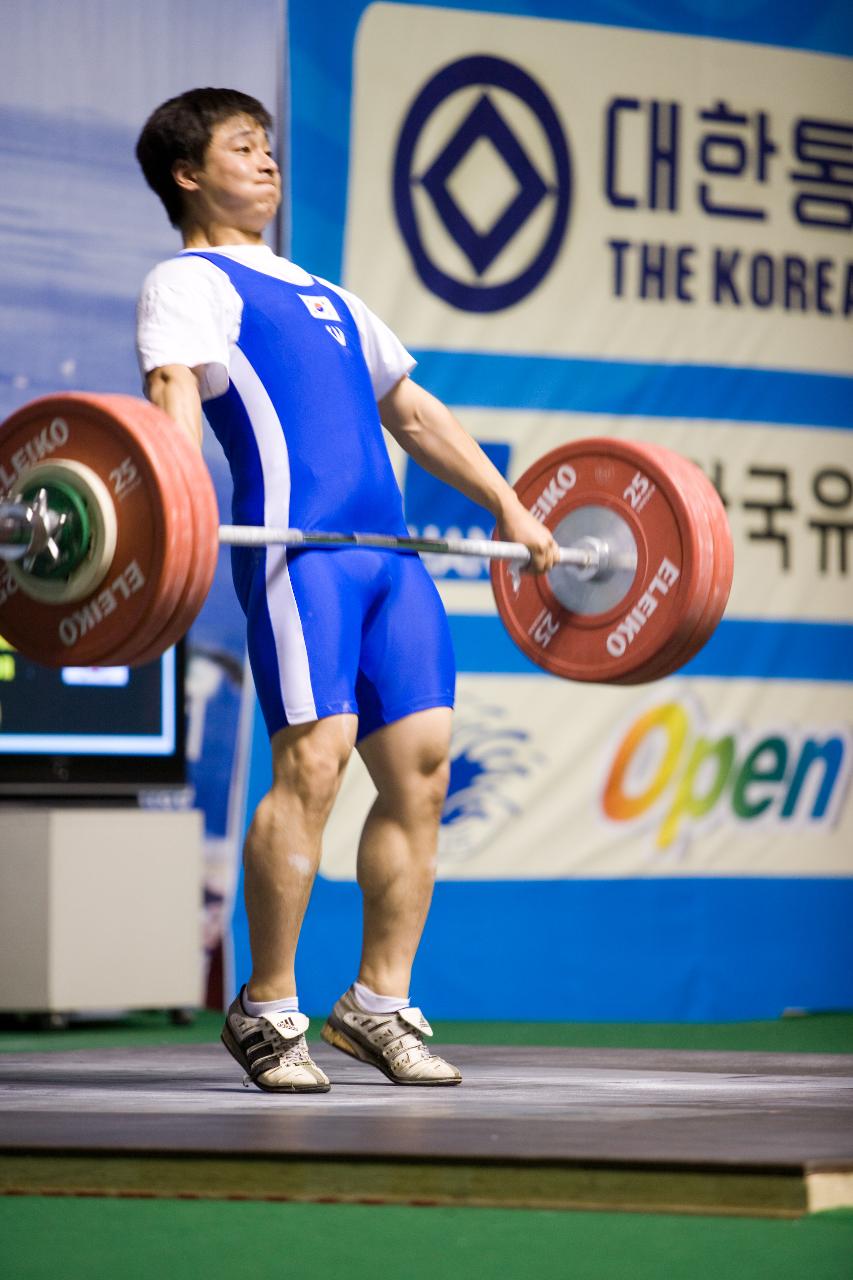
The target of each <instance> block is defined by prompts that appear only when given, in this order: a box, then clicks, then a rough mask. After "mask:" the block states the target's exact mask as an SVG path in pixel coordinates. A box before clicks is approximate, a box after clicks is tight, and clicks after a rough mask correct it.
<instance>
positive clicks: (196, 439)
mask: <svg viewBox="0 0 853 1280" xmlns="http://www.w3.org/2000/svg"><path fill="white" fill-rule="evenodd" d="M145 394H146V396H147V397H148V399H149V400H150V401H151V403H152V404H156V405H157V407H158V408H159V409H163V410H164V411H165V412H166V413H168V415H169V417H170V418H172V419H173V421H175V422H176V423H177V424H178V426H179V427H181V428H182V430H184V431H186V433H187V435H188V436H189V437H190V439H191V440H192V442H193V444H196V445H198V446H199V448H200V447H201V438H202V426H201V396H200V395H199V390H198V382H197V381H196V376H195V374H194V373H193V371H192V369H188V368H187V366H186V365H184V364H166V365H163V366H162V367H161V368H159V369H152V370H151V372H150V373H149V374H148V375H147V377H146V379H145Z"/></svg>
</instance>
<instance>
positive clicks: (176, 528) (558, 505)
mask: <svg viewBox="0 0 853 1280" xmlns="http://www.w3.org/2000/svg"><path fill="white" fill-rule="evenodd" d="M515 488H516V491H517V493H518V495H519V497H520V499H521V501H522V502H523V503H524V505H525V506H526V507H527V508H528V509H529V510H530V511H531V512H532V513H533V514H534V515H535V516H536V517H537V518H538V519H539V520H541V521H542V522H543V523H544V524H545V525H546V527H547V528H549V529H550V530H551V532H552V533H553V535H554V537H555V539H556V541H557V542H558V543H559V545H560V556H559V563H558V564H557V565H555V567H554V568H553V569H551V570H550V572H548V573H547V574H532V573H524V572H522V570H523V569H524V567H525V565H526V564H527V563H528V562H529V559H530V555H529V552H528V549H527V548H526V547H525V546H523V545H522V544H520V543H511V542H501V541H498V540H497V539H492V540H488V539H479V540H477V539H464V538H455V539H453V538H418V537H394V536H391V535H386V534H371V533H352V532H346V533H334V532H328V531H325V530H313V529H309V530H299V529H277V528H276V529H272V528H263V527H257V526H234V525H223V526H222V527H221V528H220V527H219V525H218V511H217V504H216V497H215V493H214V490H213V485H212V482H211V479H210V476H209V474H208V471H207V468H206V466H205V464H204V461H203V459H202V456H201V453H200V451H199V450H198V449H196V448H195V447H194V446H193V445H192V443H191V442H190V441H189V439H188V438H187V437H186V436H185V435H184V433H183V432H182V431H180V430H178V429H177V428H176V427H175V425H174V423H173V422H172V421H171V419H169V418H168V417H167V416H166V414H164V413H163V412H162V411H161V410H160V409H158V408H156V407H155V406H153V405H151V404H149V403H148V402H147V401H144V400H139V399H136V398H134V397H131V396H122V395H87V394H82V393H72V394H66V395H56V396H46V397H43V398H42V399H39V400H34V401H32V402H31V403H30V404H28V405H25V406H24V407H23V408H21V409H19V410H18V411H17V412H16V413H14V414H13V415H12V416H11V417H10V418H9V419H8V420H7V421H6V422H5V423H3V425H2V426H0V495H3V496H0V635H3V636H4V637H5V639H6V640H7V641H8V642H9V643H10V644H12V645H13V646H14V647H15V648H16V649H18V650H19V651H20V652H21V653H22V654H24V655H25V656H27V657H30V658H32V659H34V660H35V661H37V662H41V663H43V664H44V665H46V666H53V667H56V666H81V665H86V666H88V665H104V666H106V665H125V664H127V665H131V666H138V665H141V664H143V663H146V662H150V661H153V660H154V659H155V658H157V657H159V656H160V654H162V653H163V652H165V650H166V649H167V648H169V647H170V646H171V645H172V644H175V643H176V642H177V641H178V640H179V639H180V638H181V637H182V636H183V635H184V634H185V633H186V631H187V630H188V629H189V627H190V625H191V624H192V622H193V620H194V619H195V617H196V616H197V614H198V612H199V610H200V609H201V606H202V604H203V603H204V600H205V598H206V596H207V593H208V591H209V589H210V585H211V582H212V580H213V574H214V570H215V565H216V559H217V554H218V549H219V546H220V545H221V544H226V545H231V546H259V545H266V544H278V545H281V546H283V547H285V548H287V549H288V550H287V554H288V555H289V554H291V553H293V554H302V553H303V552H305V551H308V550H312V549H315V550H316V549H343V548H346V547H368V548H377V549H380V550H387V551H390V552H394V553H399V552H407V553H414V552H425V553H433V554H451V555H473V556H479V557H484V558H487V559H489V560H490V562H491V565H490V573H491V580H492V587H493V590H494V595H495V601H496V604H497V608H498V612H499V614H500V616H501V618H502V620H503V622H504V624H505V626H506V628H507V631H508V632H509V635H510V637H511V638H512V639H513V640H514V641H515V643H516V644H517V645H518V647H519V648H520V649H521V650H522V652H523V653H525V654H526V655H527V656H528V657H529V658H531V659H532V660H533V661H534V662H536V663H538V664H539V665H540V666H541V667H543V668H544V669H545V670H547V671H550V672H552V673H553V674H555V675H558V676H563V677H566V678H569V679H573V680H584V681H598V682H602V683H615V684H619V683H621V684H632V683H641V682H644V681H648V680H655V679H660V678H662V677H663V676H665V675H668V674H670V673H671V672H673V671H675V670H677V669H678V668H679V667H681V666H682V665H683V664H684V663H685V662H687V661H688V660H689V659H690V658H691V657H693V656H694V654H695V653H696V652H698V650H699V649H700V648H701V647H702V645H704V643H705V642H706V641H707V639H708V638H709V636H710V635H711V634H712V632H713V631H714V629H715V627H716V626H717V624H718V622H719V621H720V618H721V617H722V615H723V611H724V609H725V605H726V601H727V599H728V595H729V590H730V588H731V581H732V572H733V554H732V540H731V533H730V530H729V525H728V520H727V518H726V513H725V510H724V508H723V505H722V502H721V501H720V498H719V496H718V495H717V493H716V491H715V489H714V488H713V486H712V485H711V483H710V481H708V480H707V478H706V477H705V476H704V474H703V473H702V471H701V470H700V469H699V468H698V467H696V466H694V464H693V463H691V462H689V461H688V460H687V459H686V458H682V457H681V456H680V455H679V454H677V453H674V452H672V451H671V450H669V449H664V448H662V447H661V446H659V445H650V444H638V443H636V442H631V441H625V440H616V439H606V438H603V437H602V438H593V439H589V440H579V441H573V442H570V443H568V444H565V445H562V446H560V447H559V448H557V449H553V450H552V451H551V452H550V453H548V454H546V455H545V456H544V457H543V458H540V459H539V460H538V461H537V462H535V463H534V464H533V465H532V466H531V467H529V468H528V470H527V471H525V473H524V474H523V475H522V476H521V477H520V479H519V480H518V481H517V482H516V484H515ZM412 625H413V626H415V625H417V620H416V619H413V620H412Z"/></svg>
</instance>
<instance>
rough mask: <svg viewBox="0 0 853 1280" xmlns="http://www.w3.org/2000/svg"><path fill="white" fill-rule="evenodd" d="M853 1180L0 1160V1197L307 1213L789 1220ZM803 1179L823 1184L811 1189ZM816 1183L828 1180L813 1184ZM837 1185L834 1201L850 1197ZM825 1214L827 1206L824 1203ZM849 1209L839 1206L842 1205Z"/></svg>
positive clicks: (598, 1166)
mask: <svg viewBox="0 0 853 1280" xmlns="http://www.w3.org/2000/svg"><path fill="white" fill-rule="evenodd" d="M839 1176H840V1177H842V1178H844V1179H846V1180H848V1181H849V1182H850V1183H853V1171H847V1172H846V1173H842V1174H838V1173H832V1174H827V1173H825V1172H823V1171H821V1172H819V1173H812V1174H808V1173H807V1170H806V1169H804V1168H803V1167H797V1166H779V1167H773V1166H762V1167H760V1168H758V1167H751V1168H748V1167H744V1166H738V1165H733V1166H721V1165H707V1166H690V1165H683V1166H682V1165H674V1164H666V1165H663V1164H622V1163H615V1162H614V1163H607V1162H601V1161H589V1162H577V1161H491V1162H489V1161H477V1162H471V1161H465V1160H450V1159H447V1160H442V1159H431V1160H412V1159H401V1158H395V1159H384V1160H375V1159H366V1158H365V1159H361V1158H354V1157H353V1158H337V1159H328V1158H307V1159H305V1158H291V1157H283V1158H282V1157H279V1158H277V1159H276V1158H269V1157H253V1156H249V1157H247V1156H239V1157H236V1156H219V1155H210V1156H198V1155H193V1156H183V1155H180V1154H166V1153H150V1152H128V1151H125V1152H122V1153H117V1154H113V1153H104V1154H98V1155H92V1154H91V1153H88V1152H87V1153H81V1152H73V1151H68V1152H56V1151H50V1152H37V1151H30V1152H25V1151H14V1152H5V1153H2V1152H0V1195H57V1196H127V1197H150V1198H166V1199H175V1198H177V1199H213V1200H266V1201H277V1200H280V1201H307V1202H313V1203H336V1204H400V1205H435V1206H471V1207H487V1208H523V1209H567V1210H604V1211H609V1212H613V1211H624V1212H630V1213H675V1214H705V1215H715V1216H716V1215H723V1216H748V1217H769V1218H796V1217H801V1216H803V1215H804V1214H806V1213H809V1212H815V1211H819V1209H820V1208H826V1207H833V1208H835V1207H838V1204H837V1203H836V1201H835V1200H834V1199H833V1197H837V1195H838V1194H839V1191H838V1186H837V1184H835V1183H833V1184H832V1186H831V1187H830V1185H829V1184H828V1183H827V1182H826V1181H825V1179H826V1178H828V1177H833V1178H836V1179H837V1178H838V1177H839ZM809 1177H811V1178H812V1179H815V1178H817V1179H818V1180H819V1181H818V1182H817V1183H813V1184H812V1185H811V1186H810V1184H809ZM820 1179H824V1181H823V1182H822V1183H821V1182H820ZM847 1185H848V1182H847V1181H845V1182H844V1187H843V1189H842V1194H845V1195H846V1194H847ZM830 1202H831V1203H830ZM847 1203H850V1202H849V1201H845V1204H847Z"/></svg>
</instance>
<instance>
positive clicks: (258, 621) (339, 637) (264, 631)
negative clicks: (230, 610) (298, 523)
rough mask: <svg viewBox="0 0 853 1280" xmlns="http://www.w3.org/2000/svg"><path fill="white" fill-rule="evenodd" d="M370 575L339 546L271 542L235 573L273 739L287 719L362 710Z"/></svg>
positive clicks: (304, 720)
mask: <svg viewBox="0 0 853 1280" xmlns="http://www.w3.org/2000/svg"><path fill="white" fill-rule="evenodd" d="M362 577H363V575H362V574H360V572H359V565H358V563H357V562H353V561H350V563H349V564H347V562H346V561H345V560H343V558H342V556H341V553H339V552H337V551H328V550H316V551H310V550H309V551H299V552H296V553H290V554H288V555H285V554H284V552H283V550H282V549H281V548H275V547H271V548H268V550H267V553H266V555H265V556H264V557H263V558H262V559H259V560H258V561H257V562H256V563H255V564H254V567H253V568H252V571H251V572H250V573H249V572H247V571H244V572H243V574H242V575H238V574H237V573H235V581H237V586H238V594H239V595H240V597H241V603H243V607H244V609H245V611H246V619H247V634H248V648H249V659H250V662H251V666H252V674H253V676H254V680H255V687H256V690H257V693H258V700H259V702H260V704H261V708H262V710H263V713H264V719H265V720H266V724H267V729H268V731H269V734H270V737H272V736H273V734H275V733H276V732H278V731H279V730H280V729H282V728H283V727H285V726H287V725H296V724H305V723H308V722H310V721H313V720H319V719H323V718H324V717H326V716H331V715H349V714H351V715H355V714H357V712H358V706H357V702H356V693H355V683H356V675H357V671H358V658H359V649H360V644H361V622H362V613H363V599H362V598H363V594H364V593H363V586H362V580H361V579H362Z"/></svg>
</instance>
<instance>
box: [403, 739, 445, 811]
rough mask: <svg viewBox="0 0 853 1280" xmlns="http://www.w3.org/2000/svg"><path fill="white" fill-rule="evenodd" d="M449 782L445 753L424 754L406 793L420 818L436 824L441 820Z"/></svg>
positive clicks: (410, 779)
mask: <svg viewBox="0 0 853 1280" xmlns="http://www.w3.org/2000/svg"><path fill="white" fill-rule="evenodd" d="M449 781H450V760H449V758H448V755H447V752H446V751H435V752H428V753H424V754H423V755H422V756H421V757H420V758H419V760H418V762H417V765H416V767H415V768H414V770H413V771H412V773H411V774H410V777H409V786H408V791H409V794H410V796H411V797H412V800H413V802H414V805H415V807H416V811H417V814H418V816H419V817H420V818H422V819H424V820H426V821H430V822H435V823H437V822H438V821H439V820H440V818H441V813H442V810H443V808H444V801H445V799H446V797H447V786H448V783H449Z"/></svg>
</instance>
